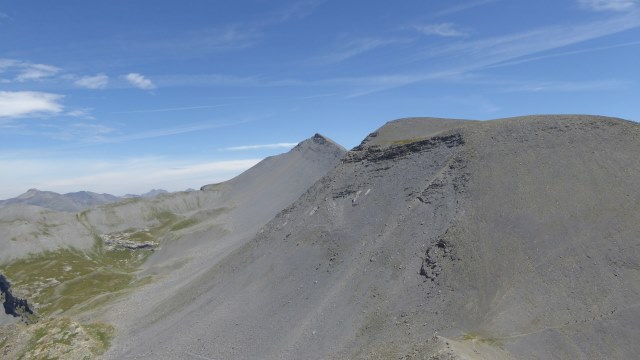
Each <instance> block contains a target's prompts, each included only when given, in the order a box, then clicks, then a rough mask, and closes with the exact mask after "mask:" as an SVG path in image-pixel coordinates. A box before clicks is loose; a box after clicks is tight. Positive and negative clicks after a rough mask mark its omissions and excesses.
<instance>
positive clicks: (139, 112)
mask: <svg viewBox="0 0 640 360" xmlns="http://www.w3.org/2000/svg"><path fill="white" fill-rule="evenodd" d="M221 106H224V105H202V106H184V107H174V108H161V109H147V110H129V111H117V112H114V114H143V113H157V112H170V111H185V110H200V109H212V108H218V107H221Z"/></svg>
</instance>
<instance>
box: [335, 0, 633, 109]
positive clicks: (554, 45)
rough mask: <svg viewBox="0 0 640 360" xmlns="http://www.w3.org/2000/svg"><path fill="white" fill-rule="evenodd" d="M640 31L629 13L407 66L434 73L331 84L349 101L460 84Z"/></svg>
mask: <svg viewBox="0 0 640 360" xmlns="http://www.w3.org/2000/svg"><path fill="white" fill-rule="evenodd" d="M638 27H640V16H637V14H635V13H630V14H625V15H619V16H615V17H612V18H609V19H606V20H598V21H593V22H588V23H581V24H572V25H557V26H549V27H542V28H537V29H533V30H529V31H526V32H521V33H515V34H510V35H503V36H496V37H489V38H484V39H479V40H473V41H461V42H457V43H454V44H450V45H444V46H440V47H436V48H429V49H428V50H427V51H425V52H423V53H422V54H417V55H416V56H415V57H414V58H412V59H408V60H407V63H419V62H422V61H425V60H431V61H432V62H435V63H440V64H441V65H440V66H438V67H436V66H431V68H432V69H433V70H431V71H423V72H420V71H416V72H413V73H405V74H388V75H380V76H367V77H361V78H350V79H349V78H342V79H333V80H331V81H334V82H338V83H349V84H351V86H352V87H354V88H355V90H354V91H353V92H352V93H351V94H350V95H349V96H348V97H359V96H363V95H368V94H371V93H375V92H379V91H385V90H388V89H392V88H397V87H401V86H406V85H410V84H415V83H420V82H425V81H432V80H459V79H461V78H464V77H465V76H467V75H468V74H471V73H473V72H477V71H481V70H483V69H486V68H489V67H496V66H502V65H503V64H510V63H511V62H515V61H518V60H520V59H526V58H527V57H531V56H535V55H537V54H541V53H544V52H547V51H550V50H555V49H560V48H563V47H566V46H569V45H574V44H578V43H582V42H586V41H589V40H593V39H598V38H602V37H605V36H609V35H612V34H616V33H620V32H623V31H627V30H630V29H635V28H638ZM543 56H544V55H543ZM326 82H328V80H327V81H325V83H326Z"/></svg>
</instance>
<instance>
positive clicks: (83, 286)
mask: <svg viewBox="0 0 640 360" xmlns="http://www.w3.org/2000/svg"><path fill="white" fill-rule="evenodd" d="M148 254H149V252H146V251H118V250H107V249H106V248H105V246H104V245H103V244H102V243H100V242H98V243H97V244H96V246H94V249H93V250H91V251H88V252H84V251H79V250H74V249H62V250H57V251H49V252H45V253H41V254H38V255H34V256H29V257H26V258H22V259H19V260H16V261H13V262H11V263H8V264H5V265H1V266H0V271H1V272H2V273H4V274H5V276H6V277H7V278H8V279H9V280H10V281H11V283H12V289H13V291H14V292H15V293H17V294H19V295H20V296H21V297H23V298H25V299H28V300H29V302H30V303H31V304H32V305H33V306H35V308H36V310H37V313H38V316H47V315H52V314H61V313H64V312H66V311H68V310H70V309H72V308H73V307H75V306H78V305H80V304H83V303H85V302H87V301H89V300H92V299H94V298H96V297H99V296H101V295H109V294H113V293H117V292H119V291H121V290H124V289H127V288H128V287H130V286H131V285H134V284H135V282H136V277H135V276H134V274H133V272H134V271H135V270H136V269H137V268H138V266H139V265H140V264H142V262H143V261H144V260H145V259H146V257H147V256H148Z"/></svg>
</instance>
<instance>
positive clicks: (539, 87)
mask: <svg viewBox="0 0 640 360" xmlns="http://www.w3.org/2000/svg"><path fill="white" fill-rule="evenodd" d="M632 84H633V82H631V81H629V80H589V81H548V82H530V83H525V84H520V85H514V86H508V87H506V88H504V89H503V90H504V91H507V92H514V91H522V92H583V91H610V90H622V89H626V88H628V87H629V86H630V85H632Z"/></svg>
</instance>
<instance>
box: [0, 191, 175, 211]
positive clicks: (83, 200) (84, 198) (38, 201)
mask: <svg viewBox="0 0 640 360" xmlns="http://www.w3.org/2000/svg"><path fill="white" fill-rule="evenodd" d="M166 193H167V191H166V190H162V189H153V190H151V191H149V192H146V193H144V194H142V195H132V194H127V195H125V196H121V197H120V196H115V195H111V194H98V193H94V192H91V191H78V192H71V193H67V194H59V193H56V192H53V191H40V190H38V189H29V190H28V191H27V192H26V193H24V194H22V195H20V196H18V197H15V198H12V199H7V200H0V206H7V205H13V204H20V205H34V206H40V207H43V208H47V209H51V210H57V211H66V212H77V211H82V210H85V209H88V208H92V207H94V206H98V205H102V204H109V203H113V202H117V201H120V200H124V199H131V198H145V199H148V198H153V197H155V196H158V195H160V194H166Z"/></svg>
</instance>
